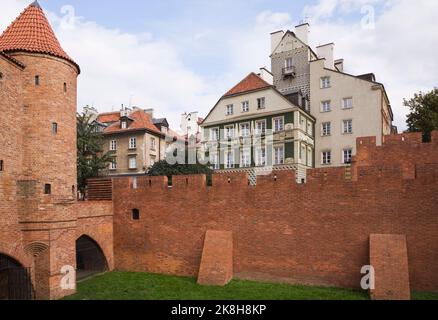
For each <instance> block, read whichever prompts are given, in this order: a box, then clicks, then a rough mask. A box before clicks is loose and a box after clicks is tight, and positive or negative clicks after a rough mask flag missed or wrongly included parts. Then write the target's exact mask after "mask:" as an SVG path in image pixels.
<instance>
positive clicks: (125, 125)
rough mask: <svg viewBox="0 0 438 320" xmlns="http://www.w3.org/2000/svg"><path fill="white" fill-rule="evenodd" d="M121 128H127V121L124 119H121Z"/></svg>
mask: <svg viewBox="0 0 438 320" xmlns="http://www.w3.org/2000/svg"><path fill="white" fill-rule="evenodd" d="M121 128H122V129H127V128H128V122H127V121H126V120H123V121H122V124H121Z"/></svg>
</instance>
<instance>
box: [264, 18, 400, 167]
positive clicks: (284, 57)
mask: <svg viewBox="0 0 438 320" xmlns="http://www.w3.org/2000/svg"><path fill="white" fill-rule="evenodd" d="M308 41H309V24H307V23H304V24H301V25H299V26H297V27H296V28H295V32H292V31H286V32H284V31H277V32H274V33H272V34H271V45H272V48H271V50H272V54H271V62H272V74H273V80H274V86H275V87H276V88H277V89H278V91H280V92H281V93H282V94H283V95H284V96H286V97H288V98H291V95H292V96H293V95H295V94H296V92H300V93H301V95H302V99H303V101H304V109H305V110H307V111H308V112H309V113H310V114H311V115H312V116H313V117H314V118H315V119H316V124H315V166H316V167H327V166H342V165H348V164H349V163H350V162H351V159H352V156H353V155H355V154H356V139H357V138H358V137H361V136H376V137H377V143H378V144H379V145H380V144H381V142H382V137H383V135H387V134H391V133H394V132H395V131H396V129H395V127H393V126H392V122H393V113H392V109H391V105H390V102H389V99H388V96H387V94H386V91H385V87H384V85H383V84H381V83H379V82H376V79H375V75H374V74H372V73H370V74H364V75H358V76H355V75H351V74H348V73H346V72H344V60H343V59H338V60H335V59H334V47H335V45H334V43H329V44H325V45H321V46H318V47H317V48H316V52H315V51H314V50H313V49H312V48H311V47H310V46H309V43H308Z"/></svg>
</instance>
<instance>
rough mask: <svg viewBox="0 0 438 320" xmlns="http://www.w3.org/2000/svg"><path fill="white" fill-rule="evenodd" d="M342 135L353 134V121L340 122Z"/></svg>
mask: <svg viewBox="0 0 438 320" xmlns="http://www.w3.org/2000/svg"><path fill="white" fill-rule="evenodd" d="M342 134H353V120H352V119H348V120H342Z"/></svg>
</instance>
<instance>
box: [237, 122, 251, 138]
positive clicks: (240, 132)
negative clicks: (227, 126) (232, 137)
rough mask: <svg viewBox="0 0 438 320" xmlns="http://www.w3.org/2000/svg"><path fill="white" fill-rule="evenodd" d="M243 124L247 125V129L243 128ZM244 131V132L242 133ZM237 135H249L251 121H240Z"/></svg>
mask: <svg viewBox="0 0 438 320" xmlns="http://www.w3.org/2000/svg"><path fill="white" fill-rule="evenodd" d="M243 126H247V127H248V130H243V128H242V127H243ZM245 132H246V134H244V133H245ZM239 135H240V136H241V137H250V136H251V123H250V122H245V123H241V124H239Z"/></svg>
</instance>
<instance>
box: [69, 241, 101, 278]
mask: <svg viewBox="0 0 438 320" xmlns="http://www.w3.org/2000/svg"><path fill="white" fill-rule="evenodd" d="M76 268H77V273H76V278H77V280H83V279H85V278H88V277H90V276H93V275H95V274H99V273H102V272H105V271H107V270H108V263H107V261H106V258H105V255H104V253H103V251H102V249H101V248H100V246H99V245H98V244H97V242H96V241H94V240H93V239H91V238H90V237H88V236H86V235H83V236H82V237H80V238H79V239H78V240H76Z"/></svg>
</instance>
